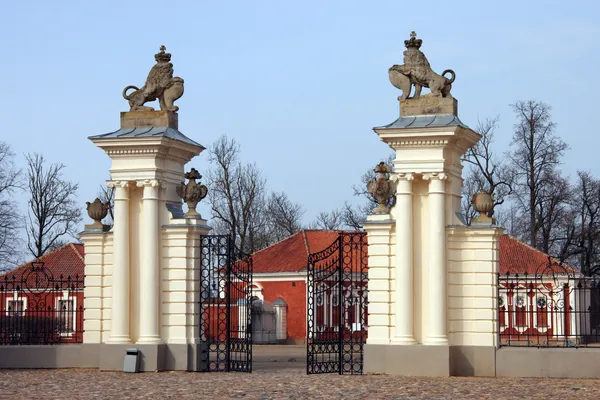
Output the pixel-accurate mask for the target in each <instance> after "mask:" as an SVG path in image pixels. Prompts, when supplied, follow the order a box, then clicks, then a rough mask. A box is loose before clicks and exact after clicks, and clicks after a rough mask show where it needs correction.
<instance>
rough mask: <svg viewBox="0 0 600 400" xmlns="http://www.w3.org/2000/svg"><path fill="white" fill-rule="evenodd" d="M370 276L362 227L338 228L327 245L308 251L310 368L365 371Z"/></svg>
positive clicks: (318, 371)
mask: <svg viewBox="0 0 600 400" xmlns="http://www.w3.org/2000/svg"><path fill="white" fill-rule="evenodd" d="M367 282H368V275H367V236H366V234H365V233H364V232H340V233H339V236H338V238H337V239H336V240H335V241H334V242H333V243H332V244H331V245H330V246H329V247H327V248H326V249H325V250H322V251H320V252H318V253H313V254H310V255H309V257H308V282H307V290H308V296H307V298H308V307H307V313H308V318H307V320H308V326H307V373H308V374H323V373H339V374H340V375H341V374H353V375H354V374H362V372H363V344H364V343H365V341H366V338H367Z"/></svg>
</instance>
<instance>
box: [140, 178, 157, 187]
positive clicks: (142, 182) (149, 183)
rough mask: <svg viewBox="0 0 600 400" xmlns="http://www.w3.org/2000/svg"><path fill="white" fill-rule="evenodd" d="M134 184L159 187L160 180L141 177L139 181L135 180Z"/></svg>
mask: <svg viewBox="0 0 600 400" xmlns="http://www.w3.org/2000/svg"><path fill="white" fill-rule="evenodd" d="M136 186H137V187H153V188H155V187H159V186H162V182H161V181H159V180H158V179H142V180H139V181H136Z"/></svg>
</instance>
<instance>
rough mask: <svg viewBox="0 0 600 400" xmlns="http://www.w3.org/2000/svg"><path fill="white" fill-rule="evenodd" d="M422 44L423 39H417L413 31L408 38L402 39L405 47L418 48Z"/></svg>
mask: <svg viewBox="0 0 600 400" xmlns="http://www.w3.org/2000/svg"><path fill="white" fill-rule="evenodd" d="M422 44H423V41H422V40H421V39H417V33H416V32H415V31H412V32H411V33H410V39H408V40H405V41H404V46H406V48H407V49H409V48H411V47H416V48H417V49H418V48H419V47H421V45H422Z"/></svg>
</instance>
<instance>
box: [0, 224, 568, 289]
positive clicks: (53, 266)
mask: <svg viewBox="0 0 600 400" xmlns="http://www.w3.org/2000/svg"><path fill="white" fill-rule="evenodd" d="M338 234H339V231H324V230H302V231H300V232H297V233H295V234H294V235H292V236H290V237H287V238H285V239H283V240H282V241H280V242H278V243H275V244H273V245H272V246H269V247H267V248H265V249H263V250H260V251H258V252H256V253H254V254H253V255H252V264H253V270H254V272H255V273H273V272H302V271H305V270H306V267H307V261H308V255H309V254H311V253H316V252H318V251H321V250H324V249H325V248H327V247H328V246H329V245H331V244H332V243H333V242H334V241H335V239H336V238H337V237H338ZM499 253H500V273H501V274H506V273H511V274H524V273H527V274H530V275H531V274H535V273H536V272H538V273H541V272H542V271H543V269H544V268H545V267H546V266H547V265H548V255H547V254H545V253H543V252H541V251H539V250H537V249H535V248H533V247H531V246H529V245H528V244H526V243H523V242H521V241H520V240H518V239H516V238H514V237H512V236H510V235H502V236H501V237H500V249H499ZM84 255H85V250H84V246H83V245H82V244H78V243H69V244H66V245H64V246H63V247H60V248H58V249H56V250H54V251H52V252H50V253H47V254H45V255H43V256H42V257H41V258H40V261H42V262H44V267H45V268H46V270H47V271H50V272H51V273H52V274H53V275H54V277H55V278H56V279H58V278H60V277H61V275H62V276H63V277H65V278H66V277H67V276H71V277H75V276H76V275H78V276H79V277H80V278H83V275H84V268H85V263H84ZM552 260H553V262H557V261H556V260H555V259H552ZM31 265H32V262H31V261H30V262H28V263H27V264H23V265H21V266H20V267H18V268H16V269H14V270H12V271H10V272H8V273H6V274H5V275H0V278H1V279H4V278H5V277H7V278H8V279H12V278H13V277H15V278H16V279H20V278H21V276H22V275H23V273H25V272H27V271H28V270H29V269H30V267H31ZM565 268H567V270H568V271H569V272H575V273H577V272H579V271H577V270H576V269H574V268H572V267H571V266H569V265H565ZM555 269H556V268H555ZM561 271H562V269H561V270H560V271H556V272H561ZM547 272H548V271H547Z"/></svg>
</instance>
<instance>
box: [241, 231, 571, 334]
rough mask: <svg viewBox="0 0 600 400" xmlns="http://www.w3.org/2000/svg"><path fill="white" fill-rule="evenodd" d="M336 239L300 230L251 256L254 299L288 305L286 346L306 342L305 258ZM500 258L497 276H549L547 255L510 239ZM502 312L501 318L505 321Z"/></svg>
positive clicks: (504, 240)
mask: <svg viewBox="0 0 600 400" xmlns="http://www.w3.org/2000/svg"><path fill="white" fill-rule="evenodd" d="M337 237H338V232H337V231H319V230H302V231H300V232H298V233H296V234H294V235H292V236H290V237H288V238H286V239H284V240H282V241H281V242H278V243H276V244H274V245H272V246H270V247H267V248H265V249H263V250H261V251H259V252H256V253H254V254H253V256H252V257H253V258H252V262H253V269H254V277H253V281H254V286H255V288H254V291H255V295H256V296H257V297H259V298H260V299H261V300H263V301H264V302H266V303H275V302H277V301H279V302H281V300H283V301H284V302H285V303H286V304H287V316H286V323H285V328H286V332H287V335H286V336H287V342H288V343H304V342H305V341H306V329H307V321H306V318H307V317H306V308H307V299H306V293H307V292H306V278H307V275H306V272H307V266H308V262H307V260H308V255H309V254H311V253H316V252H318V251H321V250H323V249H325V248H326V247H328V246H329V245H331V244H332V243H333V242H334V241H335V240H336V238H337ZM499 258H500V274H507V273H509V274H511V275H513V274H519V275H521V276H522V275H523V274H525V273H527V274H529V275H530V276H532V275H535V274H536V273H537V274H542V273H548V271H544V268H545V266H546V265H548V255H547V254H544V253H543V252H541V251H539V250H537V249H535V248H533V247H531V246H529V245H527V244H525V243H523V242H521V241H520V240H518V239H516V238H514V237H512V236H510V235H503V236H501V237H500V243H499ZM567 268H569V270H570V271H572V272H574V273H576V272H577V271H576V270H574V269H572V268H571V267H568V266H567ZM504 300H506V298H505V299H504ZM502 311H503V310H502V309H501V318H504V319H506V318H507V317H506V316H505V314H504V313H502ZM504 311H506V308H505V309H504ZM318 314H319V313H318ZM507 326H508V324H507Z"/></svg>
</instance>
